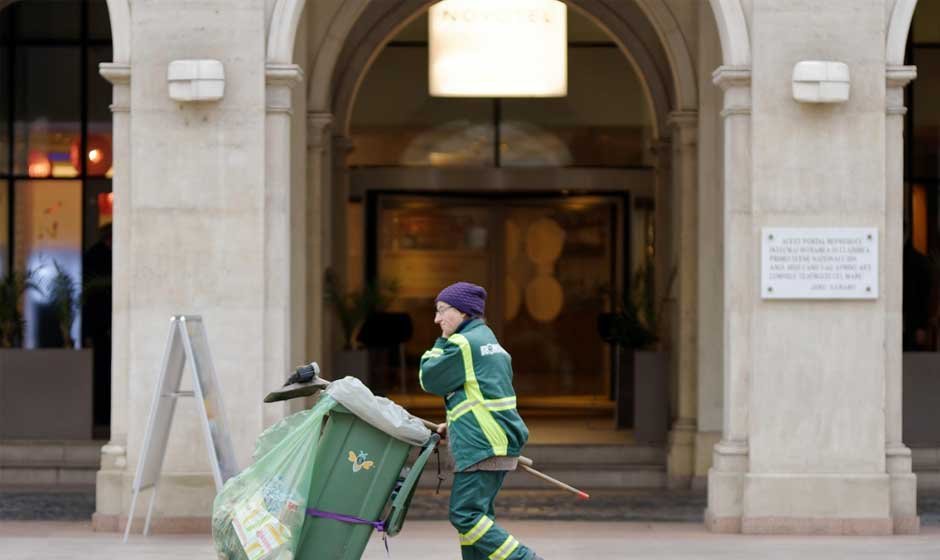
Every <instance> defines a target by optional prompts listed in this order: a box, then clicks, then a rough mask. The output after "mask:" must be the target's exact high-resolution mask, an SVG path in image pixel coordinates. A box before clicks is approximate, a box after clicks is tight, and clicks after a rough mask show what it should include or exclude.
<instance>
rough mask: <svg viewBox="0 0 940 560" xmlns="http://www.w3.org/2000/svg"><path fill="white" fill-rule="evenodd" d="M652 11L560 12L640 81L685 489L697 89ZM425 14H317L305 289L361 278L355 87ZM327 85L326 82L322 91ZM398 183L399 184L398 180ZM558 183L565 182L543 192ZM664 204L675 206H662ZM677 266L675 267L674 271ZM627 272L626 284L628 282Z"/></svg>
mask: <svg viewBox="0 0 940 560" xmlns="http://www.w3.org/2000/svg"><path fill="white" fill-rule="evenodd" d="M656 4H657V3H647V2H637V3H635V4H634V3H630V4H629V5H622V4H618V5H617V6H616V7H612V6H610V5H609V4H608V3H606V2H572V3H570V4H569V7H570V8H571V10H570V11H571V12H574V13H577V14H580V15H581V16H582V17H583V18H585V19H586V20H587V21H590V22H592V25H597V22H599V21H603V22H604V24H603V26H604V28H605V29H606V31H605V32H604V33H605V37H608V39H607V40H608V41H609V42H611V43H612V44H613V46H614V47H615V49H617V50H619V52H620V53H621V54H622V55H623V56H625V57H626V58H627V60H628V61H629V64H630V66H631V67H632V68H633V70H634V72H636V73H637V75H641V76H642V80H641V81H640V88H641V89H642V91H643V101H642V103H643V104H644V105H645V106H646V107H647V111H648V114H649V115H650V127H649V131H650V132H649V135H648V138H647V140H648V146H649V147H650V148H654V149H651V150H649V152H651V153H648V155H651V156H653V157H649V159H647V164H648V165H649V166H650V167H651V168H652V169H653V170H654V171H653V172H652V173H651V175H652V179H651V180H650V183H651V187H650V189H649V191H650V192H649V194H650V195H652V196H651V198H653V199H655V201H656V205H655V208H656V212H657V215H656V217H655V219H656V221H657V222H658V223H659V224H672V225H671V226H670V227H666V228H660V230H659V231H658V232H657V236H656V237H655V242H656V244H657V251H656V255H657V259H658V260H657V263H656V267H655V270H656V278H655V280H654V285H655V286H656V289H657V290H658V291H659V293H665V292H666V291H667V290H666V285H667V283H669V276H670V275H669V271H670V270H672V269H676V270H677V271H678V272H677V273H676V279H675V281H674V283H673V287H672V293H673V294H674V295H673V297H671V298H667V301H666V310H667V311H666V313H664V314H663V315H664V316H667V317H669V318H670V324H671V326H670V327H668V328H667V329H666V330H667V332H669V333H671V334H670V336H666V337H664V339H665V340H668V341H670V342H671V343H675V344H676V347H675V348H674V351H673V352H672V354H671V355H672V356H673V365H672V366H671V367H670V370H671V372H672V381H671V382H670V383H669V386H670V388H671V393H672V394H671V397H670V399H669V400H670V401H671V403H672V404H671V410H672V413H673V414H672V415H673V423H674V426H671V427H672V428H673V432H672V433H673V437H672V440H671V441H672V443H671V449H672V450H673V451H674V453H672V454H671V455H670V463H671V465H673V466H674V467H675V468H674V469H673V467H672V466H671V467H670V468H671V469H672V470H674V474H676V477H677V479H680V480H681V479H683V478H684V479H685V481H686V483H687V481H688V477H689V476H691V474H692V469H693V450H694V439H695V432H696V423H695V408H696V403H695V400H696V374H695V369H696V360H697V355H696V350H695V346H694V343H695V336H696V335H695V330H696V328H697V325H696V315H695V299H696V297H697V296H696V291H697V284H696V262H695V255H696V250H697V236H696V234H695V230H696V228H697V203H698V199H697V195H695V192H696V181H697V167H696V162H695V157H696V155H695V154H696V139H697V107H698V101H697V89H698V84H697V83H696V78H695V75H694V73H693V69H692V64H691V58H690V57H689V55H688V49H687V46H686V44H685V43H684V42H683V40H682V39H681V37H682V35H681V30H680V29H679V24H678V23H677V22H676V20H675V19H673V18H672V16H671V15H670V13H669V12H668V11H665V10H663V9H661V7H660V6H658V5H656ZM428 5H429V3H428V2H402V3H396V4H389V3H372V4H367V3H344V4H343V5H342V6H339V7H338V8H337V9H336V10H335V12H333V13H329V14H321V15H323V16H325V17H326V18H327V19H329V20H330V21H332V26H331V29H333V30H334V31H331V32H330V33H329V35H328V37H329V38H328V39H327V40H326V41H325V42H324V43H323V45H322V46H321V47H320V48H319V50H317V51H316V55H315V57H314V61H313V64H312V67H311V68H310V69H309V73H310V75H311V76H312V79H311V80H310V82H309V91H308V93H309V95H308V98H307V109H308V130H307V134H308V186H309V187H310V191H309V198H308V200H309V202H310V203H311V206H310V207H309V208H310V209H311V211H312V212H314V214H313V215H315V216H316V218H317V219H318V221H319V223H320V227H322V228H325V229H326V230H328V231H331V232H332V234H331V235H330V236H329V238H328V239H325V240H324V244H323V245H321V246H318V247H311V248H310V258H309V259H308V268H307V273H308V277H309V280H310V282H311V284H313V285H316V284H319V283H320V282H321V280H320V279H319V278H316V277H315V276H317V275H319V274H321V271H322V270H323V269H324V268H326V267H327V266H328V265H336V264H338V263H339V262H340V261H341V259H340V258H339V256H340V255H347V254H354V255H355V256H354V257H353V258H355V259H361V260H362V261H363V265H362V266H363V268H365V266H364V263H365V262H366V261H367V255H364V254H362V255H361V254H356V251H357V249H356V248H355V247H353V246H351V244H350V243H349V242H347V240H345V239H344V238H345V237H346V232H347V231H351V230H354V229H356V228H351V227H349V224H347V223H345V219H346V218H345V216H346V215H347V208H346V202H347V199H346V195H345V194H343V193H344V192H346V193H348V192H349V190H348V189H350V188H351V187H352V188H358V187H357V185H358V184H359V183H358V182H359V181H360V177H361V174H357V172H355V171H353V172H352V173H349V172H348V169H347V167H346V164H345V163H346V162H345V158H346V152H347V151H348V146H349V137H350V134H351V125H352V122H353V120H354V118H353V113H354V106H355V103H356V98H357V95H356V94H357V93H358V92H359V91H360V88H361V87H363V80H365V79H366V75H367V73H368V69H369V68H370V66H371V65H372V64H374V63H375V60H376V57H377V56H380V55H379V53H380V51H381V47H382V45H384V44H385V43H386V42H387V41H389V39H390V38H392V37H393V36H394V35H395V34H396V33H397V32H399V31H400V30H401V29H402V28H403V27H404V26H406V25H408V23H409V22H411V20H412V19H413V18H415V17H419V16H420V14H421V13H423V11H424V10H425V9H426V7H427V6H428ZM334 37H345V41H343V42H342V43H340V42H338V41H335V40H334V39H333V38H334ZM327 76H330V77H331V78H332V79H331V80H329V81H325V80H324V78H326V77H327ZM318 77H319V78H321V79H317V78H318ZM669 138H671V139H673V142H672V143H671V144H670V143H668V142H667V141H666V139H669ZM655 169H659V171H658V172H657V171H655ZM569 171H570V170H569ZM565 172H567V171H565V170H562V171H557V172H551V173H542V176H543V177H554V178H556V179H557V177H558V176H563V174H564V173H565ZM397 180H399V181H402V179H401V177H400V176H399V178H398V179H397ZM543 182H544V181H543ZM562 183H564V181H555V182H550V183H549V184H550V185H555V184H559V185H560V184H562ZM330 185H332V186H334V188H330ZM551 189H558V191H560V190H562V187H555V186H551V187H550V190H551ZM556 192H557V191H556ZM680 193H681V195H680ZM357 196H358V193H357ZM673 200H674V201H675V203H672V202H671V201H673ZM363 242H364V241H363ZM637 253H638V252H637ZM677 262H681V263H682V265H681V266H678V267H676V266H675V263H677ZM341 268H342V267H341ZM631 272H632V271H628V272H627V273H626V275H625V276H626V277H629V276H630V274H631ZM353 275H355V271H353ZM623 276H624V275H621V278H622V277H623ZM328 314H329V310H328V309H325V308H324V307H323V304H322V302H321V301H318V298H317V297H313V298H310V299H309V300H308V315H310V316H312V317H315V318H317V319H316V321H315V324H319V321H322V320H324V319H325V318H327V317H328ZM326 330H327V329H326V328H324V329H323V330H322V331H319V332H325V331H326ZM319 332H318V333H309V338H308V348H310V349H317V352H318V355H321V356H322V355H324V353H325V352H324V350H325V349H326V347H325V345H326V344H332V343H334V342H333V341H332V339H331V338H330V337H323V336H318V335H319ZM324 341H329V342H324ZM679 341H681V343H680V342H679Z"/></svg>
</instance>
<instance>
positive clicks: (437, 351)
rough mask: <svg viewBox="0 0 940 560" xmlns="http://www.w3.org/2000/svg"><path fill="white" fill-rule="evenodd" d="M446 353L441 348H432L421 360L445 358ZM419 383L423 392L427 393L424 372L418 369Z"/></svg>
mask: <svg viewBox="0 0 940 560" xmlns="http://www.w3.org/2000/svg"><path fill="white" fill-rule="evenodd" d="M443 355H444V351H443V350H441V349H440V348H431V349H430V350H428V351H427V352H425V353H424V354H422V355H421V359H422V360H423V359H425V358H435V357H437V356H443ZM418 383H419V384H420V385H421V390H422V391H424V392H427V389H425V388H424V370H423V369H418Z"/></svg>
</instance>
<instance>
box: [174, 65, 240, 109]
mask: <svg viewBox="0 0 940 560" xmlns="http://www.w3.org/2000/svg"><path fill="white" fill-rule="evenodd" d="M166 79H167V82H169V84H170V99H172V100H174V101H217V100H219V99H222V95H223V94H224V93H225V70H224V69H223V68H222V63H221V62H219V61H218V60H174V61H173V62H171V63H170V66H169V67H168V68H167V72H166Z"/></svg>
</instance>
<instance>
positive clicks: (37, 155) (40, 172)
mask: <svg viewBox="0 0 940 560" xmlns="http://www.w3.org/2000/svg"><path fill="white" fill-rule="evenodd" d="M26 173H27V175H29V176H30V177H34V178H42V177H48V176H49V174H50V173H52V162H50V161H49V157H48V156H47V155H46V154H44V153H42V152H40V151H39V150H30V152H29V156H28V157H27V158H26Z"/></svg>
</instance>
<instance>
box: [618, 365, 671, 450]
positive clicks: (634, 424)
mask: <svg viewBox="0 0 940 560" xmlns="http://www.w3.org/2000/svg"><path fill="white" fill-rule="evenodd" d="M619 361H620V363H619V367H618V370H619V371H617V372H615V374H616V375H615V376H616V378H617V380H616V383H615V384H614V393H615V403H614V426H615V427H616V428H617V429H626V428H632V429H633V432H634V435H635V437H636V441H637V443H654V444H658V443H664V442H665V441H666V435H667V433H668V432H669V393H668V388H669V385H668V382H669V355H668V354H667V353H665V352H650V351H646V350H631V349H629V348H621V349H619Z"/></svg>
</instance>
